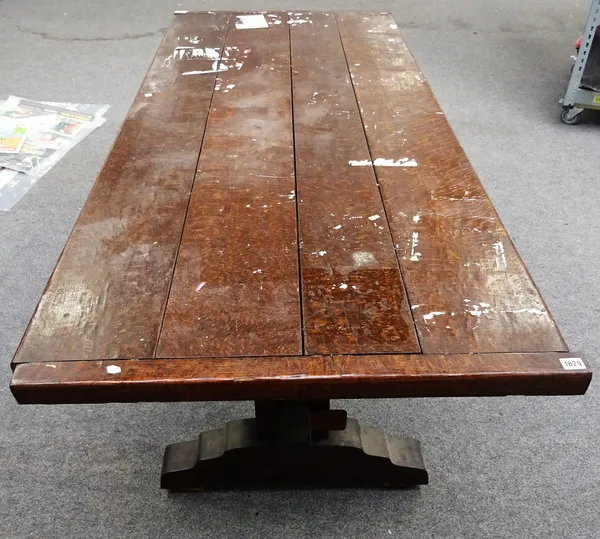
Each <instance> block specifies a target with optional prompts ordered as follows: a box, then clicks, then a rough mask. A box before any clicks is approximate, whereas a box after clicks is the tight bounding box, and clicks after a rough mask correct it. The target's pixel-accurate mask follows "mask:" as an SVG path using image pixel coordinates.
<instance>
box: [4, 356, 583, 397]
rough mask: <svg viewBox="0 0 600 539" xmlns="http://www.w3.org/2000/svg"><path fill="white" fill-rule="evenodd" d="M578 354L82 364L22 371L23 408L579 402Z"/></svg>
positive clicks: (15, 384)
mask: <svg viewBox="0 0 600 539" xmlns="http://www.w3.org/2000/svg"><path fill="white" fill-rule="evenodd" d="M561 357H562V358H565V357H572V354H558V353H553V352H546V353H534V354H462V355H422V354H414V355H411V354H399V355H368V356H355V355H352V356H303V357H281V356H276V357H264V358H203V359H201V360H198V359H169V360H157V359H151V360H125V361H77V362H56V363H31V364H25V365H19V366H17V369H16V371H15V374H14V378H13V381H12V385H11V389H12V391H13V393H14V395H15V397H16V398H17V400H18V401H19V402H21V403H24V404H51V403H75V402H137V401H179V400H182V401H210V400H256V399H259V400H260V399H263V400H264V399H302V400H306V399H330V398H384V397H460V396H463V397H464V396H500V395H573V394H581V393H585V391H586V389H587V387H588V385H589V383H590V380H591V377H592V373H591V372H590V371H589V370H587V369H583V370H564V368H563V366H562V364H561V362H560V361H559V358H561Z"/></svg>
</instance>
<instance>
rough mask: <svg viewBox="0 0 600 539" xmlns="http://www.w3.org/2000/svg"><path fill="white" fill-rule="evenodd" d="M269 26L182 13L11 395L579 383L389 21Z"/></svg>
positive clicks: (301, 395) (251, 394)
mask: <svg viewBox="0 0 600 539" xmlns="http://www.w3.org/2000/svg"><path fill="white" fill-rule="evenodd" d="M265 17H266V20H268V21H269V23H268V24H269V26H268V28H257V29H252V30H242V29H238V28H236V17H235V15H232V14H229V13H217V14H206V13H205V14H187V15H178V16H177V17H176V18H175V20H174V23H173V24H172V26H171V27H170V29H169V31H168V32H167V35H166V37H165V40H164V41H163V43H162V45H161V47H160V49H159V51H158V53H157V56H156V58H155V60H154V62H153V64H152V67H151V69H150V71H149V72H148V75H147V77H146V79H145V81H144V83H143V85H142V88H141V89H140V92H139V93H138V95H137V97H136V100H135V102H134V104H133V106H132V108H131V110H130V112H129V114H128V116H127V118H126V120H125V123H124V125H123V128H122V130H121V133H120V135H119V137H118V138H117V140H116V142H115V146H114V148H113V150H112V152H111V154H110V155H109V157H108V159H107V162H106V164H105V166H104V168H103V170H102V172H101V173H100V175H99V177H98V179H97V181H96V184H95V186H94V188H93V190H92V192H91V194H90V197H89V199H88V201H87V203H86V205H85V207H84V209H83V211H82V213H81V215H80V217H79V220H78V221H77V224H76V226H75V228H74V230H73V232H72V234H71V237H70V238H69V241H68V242H67V245H66V247H65V250H64V252H63V255H62V256H61V259H60V261H59V263H58V264H57V267H56V270H55V272H54V274H53V275H52V277H51V279H50V282H49V284H48V286H47V288H46V291H45V292H44V295H43V297H42V299H41V301H40V304H39V306H38V309H37V310H36V313H35V314H34V316H33V318H32V321H31V323H30V325H29V327H28V329H27V332H26V334H25V336H24V338H23V341H22V343H21V345H20V347H19V350H18V351H17V353H16V355H15V359H14V362H13V368H15V373H14V377H13V381H12V384H11V389H12V391H13V393H14V394H15V396H16V398H17V400H18V401H19V402H23V403H60V402H64V403H68V402H112V401H122V402H130V401H137V400H141V401H173V400H222V399H223V400H224V399H228V400H236V399H238V400H241V399H286V398H287V399H330V398H359V397H365V398H374V397H415V396H464V395H506V394H529V395H541V394H547V395H552V394H578V393H584V392H585V390H586V389H587V386H588V384H589V382H590V379H591V372H590V371H589V370H588V369H582V370H565V369H564V368H563V366H562V365H561V362H560V358H564V357H572V355H571V354H569V353H565V352H564V351H565V350H567V348H566V345H565V344H564V341H563V340H562V337H561V335H560V333H559V331H558V329H557V328H556V326H555V323H554V321H553V319H552V317H551V315H550V313H549V312H548V309H547V307H546V305H545V304H544V302H543V300H542V298H541V296H540V294H539V292H538V291H537V289H536V287H535V285H534V283H533V281H532V280H531V277H530V276H529V274H528V272H527V269H526V267H525V266H524V264H523V262H522V261H521V259H520V258H519V256H518V254H517V252H516V250H515V249H514V246H513V245H512V243H511V241H510V238H509V237H508V234H507V233H506V230H505V229H504V227H503V226H502V223H501V222H500V220H499V218H498V215H497V214H496V212H495V210H494V208H493V205H492V203H491V202H490V200H489V198H488V197H487V195H486V193H485V191H484V189H483V187H482V186H481V184H480V182H479V180H478V178H477V176H476V174H475V172H474V171H473V168H472V167H471V165H470V164H469V162H468V160H467V158H466V156H465V154H464V152H463V151H462V149H461V147H460V145H459V144H458V142H457V140H456V138H455V137H454V135H453V133H452V131H451V129H450V127H449V125H448V123H447V121H446V119H445V117H444V115H443V114H442V112H441V110H440V109H439V106H438V104H437V102H436V100H435V98H434V97H433V95H432V93H431V90H430V89H429V86H428V85H427V83H426V82H425V80H424V78H423V76H422V74H421V73H420V71H419V69H418V68H417V66H416V64H415V62H414V60H413V58H412V56H411V55H410V53H409V52H408V50H407V48H406V46H405V44H404V42H403V41H402V38H401V36H400V34H399V33H398V31H397V29H396V27H395V24H394V22H393V20H392V19H391V17H389V15H382V14H374V13H344V14H338V15H335V16H334V15H326V14H315V13H313V14H310V13H302V14H293V15H291V16H288V14H285V13H270V14H266V15H265ZM288 19H291V20H288ZM303 21H305V22H303ZM288 22H289V23H290V24H288ZM181 47H184V48H181ZM207 47H208V48H207ZM219 63H220V65H221V66H226V67H227V69H224V67H221V69H222V71H220V73H219V77H218V80H217V79H216V76H217V73H216V70H217V68H218V66H219ZM215 82H216V86H215ZM292 92H293V96H292ZM211 103H212V104H211ZM209 108H210V111H209ZM205 126H206V134H205ZM294 143H295V147H294ZM198 159H199V161H198ZM294 160H295V163H296V166H297V170H295V169H294ZM373 160H375V166H374V167H373V166H371V165H370V163H371V162H372V161H373ZM378 160H384V161H378ZM353 164H354V165H361V164H362V166H353ZM390 164H394V165H402V166H379V165H390ZM194 176H195V179H194ZM192 186H193V190H192ZM190 192H191V196H190ZM297 215H298V218H299V220H298V223H297V221H296V219H297ZM369 217H371V219H369ZM298 236H299V237H300V240H301V242H302V244H301V245H298V243H297V238H298ZM394 243H395V244H396V247H395V249H396V251H397V254H396V252H395V250H394ZM398 261H399V265H398ZM411 316H412V318H411ZM415 325H416V331H415ZM417 333H418V338H419V340H420V344H421V346H419V341H418V340H417ZM303 340H304V342H303ZM421 349H422V352H423V353H422V354H420V353H419V352H420V351H421ZM303 354H305V355H303ZM348 354H349V355H348Z"/></svg>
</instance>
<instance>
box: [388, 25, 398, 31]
mask: <svg viewBox="0 0 600 539" xmlns="http://www.w3.org/2000/svg"><path fill="white" fill-rule="evenodd" d="M390 28H391V29H392V30H396V29H397V28H398V25H397V24H390Z"/></svg>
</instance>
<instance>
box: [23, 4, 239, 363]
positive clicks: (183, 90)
mask: <svg viewBox="0 0 600 539" xmlns="http://www.w3.org/2000/svg"><path fill="white" fill-rule="evenodd" d="M228 19H229V16H228V15H226V14H216V15H211V14H194V15H192V16H190V17H186V18H180V17H177V18H175V20H174V22H173V25H172V26H171V27H170V28H169V30H168V32H167V34H166V36H165V38H164V40H163V43H162V44H161V46H160V49H159V51H158V53H157V55H156V58H155V59H154V61H153V63H152V66H151V67H150V70H149V72H148V74H147V76H146V79H145V80H144V82H143V84H142V87H141V88H140V91H139V93H138V94H137V96H136V99H135V102H134V104H133V106H132V108H131V110H130V111H129V114H128V115H127V118H126V120H125V123H124V124H123V127H122V129H121V132H120V134H119V137H118V138H117V140H116V142H115V145H114V147H113V149H112V151H111V153H110V155H109V157H108V159H107V161H106V163H105V165H104V168H103V169H102V172H101V173H100V175H99V177H98V179H97V181H96V184H95V185H94V188H93V190H92V192H91V194H90V196H89V198H88V200H87V202H86V204H85V207H84V208H83V210H82V212H81V215H80V216H79V219H78V221H77V224H76V225H75V228H74V229H73V232H72V233H71V237H70V238H69V241H68V243H67V245H66V247H65V249H64V251H63V254H62V256H61V258H60V261H59V263H58V265H57V267H56V269H55V271H54V274H53V275H52V278H51V279H50V281H49V283H48V286H47V288H46V290H45V292H44V295H43V296H42V299H41V301H40V303H39V305H38V308H37V311H36V313H35V315H34V317H33V319H32V321H31V323H30V326H29V328H28V330H27V334H26V336H25V338H24V339H23V341H22V343H21V346H20V349H19V351H18V353H17V355H16V358H15V361H16V362H26V361H39V360H41V359H44V358H46V359H47V358H53V359H55V360H73V359H95V358H99V357H105V358H111V357H114V358H136V357H148V356H152V355H153V353H154V349H155V347H156V343H157V338H158V333H159V328H160V325H161V320H162V316H163V312H164V307H165V302H166V300H167V293H168V290H169V285H170V282H171V277H172V274H173V266H174V264H175V258H176V256H177V250H178V247H179V241H180V239H181V231H182V228H183V223H184V218H185V209H186V206H187V203H188V199H189V192H190V188H191V185H192V182H193V179H194V171H195V167H196V163H197V161H198V154H199V152H200V145H201V142H202V136H203V134H204V127H205V121H206V117H207V113H208V107H209V103H210V99H211V96H212V93H213V87H214V83H215V75H214V74H208V75H207V76H206V77H204V78H201V79H200V78H193V77H190V76H185V75H184V73H186V72H187V71H192V70H210V69H211V65H212V63H213V60H211V59H206V58H202V56H192V55H190V54H189V53H188V54H183V53H184V51H189V50H191V49H182V50H181V52H178V51H176V50H175V49H176V47H192V48H194V49H197V50H201V51H202V52H204V51H205V50H206V47H208V48H209V49H211V50H214V51H216V54H217V55H218V54H219V51H220V49H221V46H222V43H223V39H224V37H225V31H226V26H227V24H226V23H227V20H228Z"/></svg>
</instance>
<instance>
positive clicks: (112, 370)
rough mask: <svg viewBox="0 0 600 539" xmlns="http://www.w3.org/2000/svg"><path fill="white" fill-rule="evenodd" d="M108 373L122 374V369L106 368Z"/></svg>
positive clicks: (116, 366) (110, 366) (115, 366)
mask: <svg viewBox="0 0 600 539" xmlns="http://www.w3.org/2000/svg"><path fill="white" fill-rule="evenodd" d="M106 372H107V373H108V374H119V373H120V372H121V367H119V366H118V365H109V366H108V367H106Z"/></svg>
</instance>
